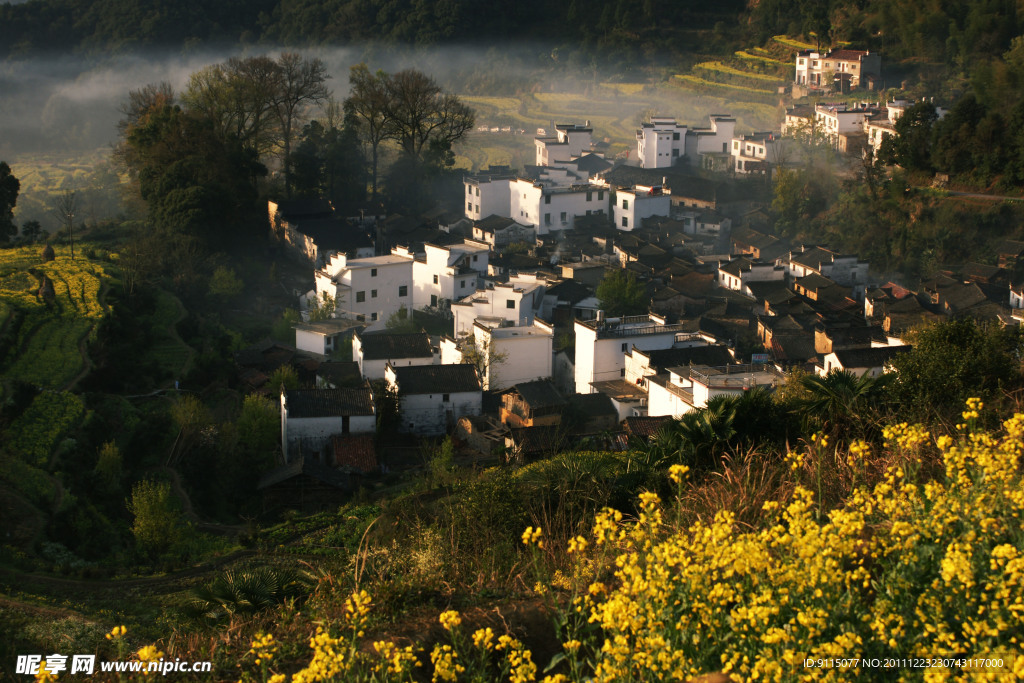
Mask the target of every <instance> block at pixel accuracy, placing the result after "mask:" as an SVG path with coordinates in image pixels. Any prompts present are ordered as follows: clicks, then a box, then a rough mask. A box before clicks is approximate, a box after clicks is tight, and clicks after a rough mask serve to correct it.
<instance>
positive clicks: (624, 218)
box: [622, 216, 629, 228]
mask: <svg viewBox="0 0 1024 683" xmlns="http://www.w3.org/2000/svg"><path fill="white" fill-rule="evenodd" d="M622 227H624V228H628V227H629V219H628V218H626V217H625V216H623V217H622Z"/></svg>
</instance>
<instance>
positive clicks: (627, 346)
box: [622, 342, 629, 353]
mask: <svg viewBox="0 0 1024 683" xmlns="http://www.w3.org/2000/svg"><path fill="white" fill-rule="evenodd" d="M627 351H629V343H628V342H627V343H625V344H623V345H622V352H623V353H626V352H627Z"/></svg>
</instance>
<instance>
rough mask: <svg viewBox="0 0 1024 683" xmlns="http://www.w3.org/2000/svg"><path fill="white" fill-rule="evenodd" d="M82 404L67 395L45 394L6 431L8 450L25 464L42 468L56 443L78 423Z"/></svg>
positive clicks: (82, 412)
mask: <svg viewBox="0 0 1024 683" xmlns="http://www.w3.org/2000/svg"><path fill="white" fill-rule="evenodd" d="M83 415H85V404H84V403H82V399H80V398H79V397H78V396H76V395H75V394H72V393H70V392H67V391H61V392H44V393H42V394H39V395H38V396H36V397H35V399H34V400H33V401H32V404H31V405H30V406H29V407H28V408H27V409H26V410H25V412H24V413H22V414H21V415H20V416H19V417H18V419H16V420H15V421H14V422H12V423H11V425H10V427H8V429H7V447H8V450H9V451H10V452H11V454H12V455H16V456H18V457H19V458H21V459H22V460H24V461H25V462H27V463H29V464H31V465H36V466H40V467H45V466H46V464H47V462H49V459H50V455H51V454H52V453H53V449H54V448H55V447H56V446H57V443H58V441H59V440H60V439H61V438H62V437H63V436H64V435H65V434H67V433H68V432H69V431H70V430H71V429H73V428H74V427H76V426H77V425H78V423H79V422H81V420H82V417H83Z"/></svg>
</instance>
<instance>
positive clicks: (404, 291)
mask: <svg viewBox="0 0 1024 683" xmlns="http://www.w3.org/2000/svg"><path fill="white" fill-rule="evenodd" d="M398 296H409V287H408V285H399V286H398Z"/></svg>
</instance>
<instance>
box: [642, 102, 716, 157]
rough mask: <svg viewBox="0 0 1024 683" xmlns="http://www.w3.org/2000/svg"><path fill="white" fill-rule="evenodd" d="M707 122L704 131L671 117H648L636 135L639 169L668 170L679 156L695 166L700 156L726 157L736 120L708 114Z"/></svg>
mask: <svg viewBox="0 0 1024 683" xmlns="http://www.w3.org/2000/svg"><path fill="white" fill-rule="evenodd" d="M710 120H711V125H710V126H709V127H708V128H690V127H689V126H687V125H685V124H679V123H676V120H675V118H672V117H665V116H652V117H651V120H650V122H648V123H643V124H641V127H640V129H639V130H638V131H637V132H636V141H637V156H638V157H639V159H640V166H641V167H643V168H668V167H670V166H674V165H675V164H676V163H677V162H678V160H679V157H683V156H685V157H686V161H687V163H688V164H689V165H691V166H699V165H700V156H701V155H702V154H707V153H716V154H728V152H729V149H728V147H729V141H730V140H731V139H732V137H733V133H734V131H735V127H736V119H734V118H733V117H732V116H730V115H728V114H712V115H711V116H710Z"/></svg>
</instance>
